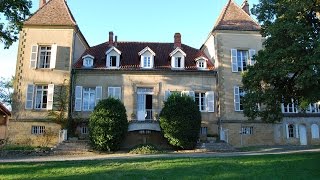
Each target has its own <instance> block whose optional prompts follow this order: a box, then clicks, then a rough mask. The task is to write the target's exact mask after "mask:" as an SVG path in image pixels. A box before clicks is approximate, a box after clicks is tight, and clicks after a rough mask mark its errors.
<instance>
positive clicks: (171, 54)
mask: <svg viewBox="0 0 320 180" xmlns="http://www.w3.org/2000/svg"><path fill="white" fill-rule="evenodd" d="M177 52H180V53H181V54H182V55H183V56H187V54H186V53H185V52H184V51H182V49H181V48H179V47H177V48H176V49H175V50H173V51H172V52H171V53H170V54H169V55H170V57H172V56H173V55H175V54H176V53H177Z"/></svg>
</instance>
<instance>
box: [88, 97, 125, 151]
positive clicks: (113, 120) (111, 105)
mask: <svg viewBox="0 0 320 180" xmlns="http://www.w3.org/2000/svg"><path fill="white" fill-rule="evenodd" d="M127 130H128V120H127V113H126V109H125V107H124V105H123V104H122V102H121V101H120V100H118V99H113V98H108V99H105V100H101V101H99V103H98V104H97V106H96V107H95V108H94V111H93V112H92V114H91V115H90V118H89V138H90V141H91V144H92V147H93V148H94V149H96V150H99V151H116V150H119V149H120V144H121V142H122V141H123V140H124V138H125V135H126V133H127Z"/></svg>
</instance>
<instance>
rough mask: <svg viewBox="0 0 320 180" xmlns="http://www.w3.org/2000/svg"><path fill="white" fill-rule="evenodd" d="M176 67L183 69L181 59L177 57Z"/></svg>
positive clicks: (175, 60)
mask: <svg viewBox="0 0 320 180" xmlns="http://www.w3.org/2000/svg"><path fill="white" fill-rule="evenodd" d="M174 67H175V68H182V62H181V57H175V59H174Z"/></svg>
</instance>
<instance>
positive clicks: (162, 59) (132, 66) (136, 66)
mask: <svg viewBox="0 0 320 180" xmlns="http://www.w3.org/2000/svg"><path fill="white" fill-rule="evenodd" d="M146 47H149V48H150V49H152V51H154V52H155V54H156V55H157V56H154V66H153V69H151V70H150V71H158V70H167V71H172V69H171V57H170V53H172V52H174V51H175V50H176V52H178V49H180V48H178V49H177V48H174V43H159V42H118V43H117V49H118V50H119V51H121V52H122V54H121V61H120V68H119V69H117V70H124V71H130V70H138V71H140V70H141V67H140V63H141V58H140V57H139V54H138V53H139V52H141V49H145V48H146ZM110 49H112V47H110V46H109V43H108V42H105V43H102V44H99V45H96V46H93V47H91V48H89V49H87V50H86V51H85V52H84V53H83V55H82V56H81V57H83V56H85V55H87V54H90V55H92V56H94V57H95V62H94V65H93V68H92V69H106V70H107V69H108V68H107V67H106V55H105V53H106V50H107V51H109V50H110ZM182 49H183V52H185V54H186V57H185V69H184V70H186V71H188V70H191V71H198V68H197V66H196V63H195V59H197V58H198V57H206V59H208V58H207V56H206V55H205V54H204V53H203V52H202V51H200V50H199V49H196V48H193V47H190V46H187V45H185V44H182V45H181V49H180V50H182ZM82 63H83V59H82V58H79V59H78V61H77V62H76V63H75V64H74V68H75V69H84V68H83V67H82ZM207 67H208V70H214V66H213V64H212V62H211V61H207Z"/></svg>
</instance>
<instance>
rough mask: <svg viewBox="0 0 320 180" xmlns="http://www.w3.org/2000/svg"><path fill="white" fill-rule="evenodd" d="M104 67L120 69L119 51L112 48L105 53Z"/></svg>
mask: <svg viewBox="0 0 320 180" xmlns="http://www.w3.org/2000/svg"><path fill="white" fill-rule="evenodd" d="M106 55H107V57H106V66H107V68H109V69H117V68H120V55H121V51H119V50H118V49H117V48H116V47H114V46H112V47H111V48H110V49H109V50H108V51H107V52H106Z"/></svg>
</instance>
